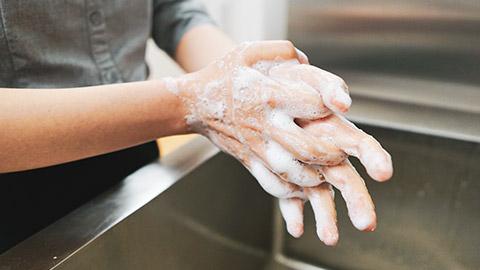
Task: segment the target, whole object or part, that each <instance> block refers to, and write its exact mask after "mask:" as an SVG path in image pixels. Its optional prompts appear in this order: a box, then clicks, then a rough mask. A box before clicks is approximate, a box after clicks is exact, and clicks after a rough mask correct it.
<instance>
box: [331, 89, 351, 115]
mask: <svg viewBox="0 0 480 270" xmlns="http://www.w3.org/2000/svg"><path fill="white" fill-rule="evenodd" d="M332 104H333V105H334V106H335V107H337V108H338V109H339V110H340V112H341V113H346V112H348V109H349V108H350V106H351V105H352V99H351V98H350V96H349V95H348V94H347V93H345V92H343V91H339V92H337V94H336V95H335V96H333V97H332Z"/></svg>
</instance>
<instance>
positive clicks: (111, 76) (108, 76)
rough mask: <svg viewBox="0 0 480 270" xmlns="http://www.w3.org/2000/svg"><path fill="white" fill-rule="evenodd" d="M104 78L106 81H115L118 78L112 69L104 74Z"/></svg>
mask: <svg viewBox="0 0 480 270" xmlns="http://www.w3.org/2000/svg"><path fill="white" fill-rule="evenodd" d="M105 79H106V82H107V83H114V82H117V80H118V77H117V73H116V72H115V71H113V70H110V71H108V72H107V73H106V74H105Z"/></svg>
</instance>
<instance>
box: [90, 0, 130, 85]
mask: <svg viewBox="0 0 480 270" xmlns="http://www.w3.org/2000/svg"><path fill="white" fill-rule="evenodd" d="M86 3H87V21H88V29H89V41H90V48H91V52H92V56H93V60H94V61H95V64H96V66H97V68H98V70H99V72H100V78H101V80H102V83H103V84H111V83H120V82H123V80H122V76H121V74H120V71H119V70H118V67H117V65H116V64H115V61H114V59H113V55H112V52H111V51H110V47H109V46H108V43H107V40H108V39H107V31H106V26H105V13H104V12H103V10H102V8H101V7H102V5H101V3H99V1H98V0H86Z"/></svg>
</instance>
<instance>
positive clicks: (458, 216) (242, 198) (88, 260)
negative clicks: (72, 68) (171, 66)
mask: <svg viewBox="0 0 480 270" xmlns="http://www.w3.org/2000/svg"><path fill="white" fill-rule="evenodd" d="M363 128H364V129H365V130H366V131H368V132H370V133H372V134H374V135H375V136H376V137H377V138H378V139H379V140H380V141H381V142H382V143H383V144H384V146H385V147H386V148H387V149H388V150H389V151H390V152H391V153H392V156H393V157H394V162H395V165H396V166H395V169H396V171H395V175H394V177H393V179H392V180H391V181H390V182H387V183H375V182H373V181H371V180H367V186H368V188H369V190H370V192H371V193H372V196H373V198H374V201H375V203H376V206H377V208H376V209H377V212H378V227H377V229H376V230H375V232H373V233H365V232H358V231H356V230H355V229H354V228H353V226H352V225H351V223H350V221H349V220H348V218H347V214H346V210H345V205H344V203H343V202H342V199H341V196H336V203H337V207H338V216H339V228H340V234H341V237H340V242H339V244H338V245H337V246H336V247H326V246H323V244H322V243H321V242H320V241H319V240H318V239H317V237H316V235H315V230H314V227H315V226H314V220H313V216H312V213H311V210H310V207H307V208H306V218H305V223H306V229H305V235H304V236H303V237H302V238H301V239H294V238H292V237H290V236H288V235H287V234H286V233H285V229H284V224H283V221H282V220H281V218H280V216H279V215H278V210H277V206H276V202H275V201H274V200H273V199H272V198H271V197H270V196H268V195H267V194H265V192H264V191H263V190H261V188H260V186H259V185H258V184H257V183H256V181H255V180H254V179H253V178H252V177H251V176H250V174H249V173H248V172H247V171H246V170H245V169H244V168H243V167H242V166H241V165H240V164H239V163H238V162H237V161H235V160H234V159H232V158H231V157H229V156H227V155H225V154H221V153H218V150H217V149H216V148H215V147H214V146H212V145H211V144H210V143H209V142H207V141H206V140H205V139H203V138H198V139H196V140H194V141H192V142H191V143H190V144H189V145H186V146H184V147H183V148H181V149H179V150H178V151H176V152H174V153H172V154H170V155H169V156H167V157H166V158H165V159H163V160H162V161H161V162H159V163H154V164H150V165H148V166H146V167H145V168H142V169H140V170H139V171H137V172H136V173H134V174H133V175H132V176H130V177H129V178H127V179H125V181H124V182H122V183H121V184H120V185H119V186H117V187H115V188H114V189H112V190H110V191H108V192H106V193H105V194H103V195H101V196H100V197H98V198H96V199H95V200H93V201H91V202H90V203H88V204H86V205H84V206H83V207H81V208H79V209H77V210H76V211H74V212H73V213H71V214H69V215H68V216H66V217H65V218H63V219H61V220H60V221H58V222H56V223H54V224H52V225H51V226H50V227H48V228H46V229H45V230H43V231H41V232H40V233H38V234H36V235H34V236H33V237H31V238H30V239H28V240H26V241H24V242H23V243H21V244H19V245H18V246H16V247H14V248H13V249H11V250H9V251H7V252H6V253H4V254H2V255H1V256H0V269H50V268H55V269H324V268H327V269H478V267H479V266H480V258H479V256H478V254H479V251H480V234H479V227H478V224H479V223H480V211H478V206H479V205H480V196H478V195H479V194H480V182H479V181H478V179H479V176H480V166H478V164H480V145H479V144H476V143H472V142H463V141H457V140H451V139H445V138H438V137H432V136H426V135H419V134H414V133H408V132H400V131H395V130H388V129H383V128H373V127H367V126H364V127H363ZM355 165H356V167H357V168H361V167H360V166H359V165H358V164H355ZM359 171H360V172H361V173H362V174H363V175H364V171H363V170H361V169H360V170H359ZM366 179H367V178H366ZM177 181H178V182H177ZM175 182H177V183H175ZM173 183H175V184H174V185H173V186H171V187H170V188H168V187H169V186H170V185H172V184H173ZM167 188H168V189H167Z"/></svg>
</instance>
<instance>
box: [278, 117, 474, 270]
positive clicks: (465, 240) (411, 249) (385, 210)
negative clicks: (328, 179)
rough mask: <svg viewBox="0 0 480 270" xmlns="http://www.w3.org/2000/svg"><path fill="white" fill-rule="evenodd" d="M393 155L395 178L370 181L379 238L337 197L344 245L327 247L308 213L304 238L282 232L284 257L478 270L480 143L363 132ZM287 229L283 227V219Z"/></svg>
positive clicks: (340, 264)
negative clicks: (359, 227)
mask: <svg viewBox="0 0 480 270" xmlns="http://www.w3.org/2000/svg"><path fill="white" fill-rule="evenodd" d="M362 129H363V130H365V131H366V132H368V133H370V134H373V135H374V136H375V137H376V138H377V139H378V140H379V141H380V142H381V143H382V145H383V146H384V147H385V148H386V149H387V150H388V151H389V152H390V153H391V154H392V157H393V162H394V175H393V178H392V179H391V180H390V181H388V182H385V183H376V182H374V181H372V180H370V179H369V177H368V176H367V175H366V173H365V171H364V170H363V169H362V167H361V165H360V164H359V162H357V160H352V163H353V164H354V166H355V167H356V168H357V170H358V171H359V172H360V173H361V175H362V176H363V177H364V179H365V181H366V184H367V187H368V189H369V191H370V193H371V195H372V198H373V201H374V203H375V206H376V211H377V216H378V218H377V221H378V226H377V228H376V229H375V231H374V232H373V233H365V232H359V231H357V230H356V229H355V228H354V227H353V226H352V224H351V222H350V221H349V220H348V217H347V213H346V208H345V203H344V202H343V199H342V198H341V195H340V193H339V192H338V191H337V194H336V196H335V202H336V205H337V212H338V225H339V231H340V240H339V243H338V245H337V246H336V247H326V246H323V245H322V244H321V243H320V242H319V241H318V240H317V239H315V238H316V234H315V227H314V226H313V224H314V218H313V216H312V214H311V209H310V206H308V207H306V209H305V212H306V217H305V223H306V227H305V235H304V236H303V237H302V238H301V239H294V238H292V237H290V236H288V235H286V234H285V232H284V231H282V233H283V236H281V238H283V239H284V241H283V242H282V246H281V248H280V249H281V250H282V252H281V253H282V254H284V256H286V257H288V258H292V259H294V260H297V261H301V262H306V263H309V264H312V265H319V266H322V267H325V268H328V269H436V270H439V269H472V270H473V269H479V268H480V257H479V256H478V255H479V254H480V233H479V232H480V227H479V224H480V211H478V207H479V206H480V196H479V195H480V181H479V179H480V166H479V164H480V144H478V143H472V142H465V141H459V140H451V139H446V138H440V137H435V136H426V135H420V134H414V133H409V132H400V131H394V130H389V129H383V128H373V127H368V126H362ZM277 222H279V223H280V224H281V225H283V221H281V220H278V221H277Z"/></svg>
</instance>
